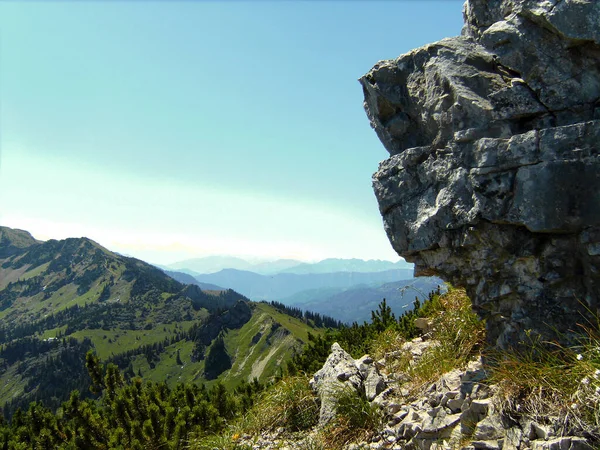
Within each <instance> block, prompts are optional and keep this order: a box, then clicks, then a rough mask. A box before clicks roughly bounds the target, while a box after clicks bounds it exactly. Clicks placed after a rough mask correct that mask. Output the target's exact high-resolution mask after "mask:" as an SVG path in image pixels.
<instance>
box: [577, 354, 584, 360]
mask: <svg viewBox="0 0 600 450" xmlns="http://www.w3.org/2000/svg"><path fill="white" fill-rule="evenodd" d="M582 359H583V355H582V354H581V353H579V354H577V361H581V360H582Z"/></svg>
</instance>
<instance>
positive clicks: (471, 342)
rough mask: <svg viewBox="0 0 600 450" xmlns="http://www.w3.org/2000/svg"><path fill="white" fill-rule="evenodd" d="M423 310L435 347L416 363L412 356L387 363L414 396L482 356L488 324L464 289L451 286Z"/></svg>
mask: <svg viewBox="0 0 600 450" xmlns="http://www.w3.org/2000/svg"><path fill="white" fill-rule="evenodd" d="M423 309H424V310H426V311H424V313H425V314H424V315H425V316H426V317H428V318H429V319H430V320H431V322H432V324H431V333H430V334H431V341H432V345H431V346H430V347H429V348H428V349H427V350H426V351H425V352H424V353H423V355H422V356H421V358H419V359H418V360H417V361H416V362H415V361H413V358H412V356H411V355H409V354H400V355H397V356H395V357H394V358H391V360H390V361H386V362H387V363H388V366H389V367H388V369H389V368H391V369H392V370H393V371H394V372H403V373H404V374H405V375H406V378H407V379H408V382H407V384H406V385H405V388H407V389H408V390H409V392H412V393H413V394H414V395H416V394H417V393H418V392H420V391H421V389H422V388H423V387H424V386H425V385H427V384H429V383H431V382H433V381H434V380H436V379H437V378H439V377H440V376H442V375H443V374H444V373H447V372H449V371H451V370H454V369H457V368H463V367H465V366H466V365H467V363H468V362H469V361H470V360H471V359H472V358H473V357H474V356H476V355H478V354H479V353H480V351H481V349H482V347H483V345H484V342H485V324H484V322H483V321H481V320H480V319H479V317H477V315H476V314H475V313H474V312H473V310H472V306H471V300H470V299H469V297H468V296H467V294H466V292H465V290H464V289H459V288H453V287H451V286H449V287H448V291H447V292H446V293H445V294H442V295H435V296H434V297H433V298H432V299H431V301H429V302H427V303H426V304H425V305H424V307H423ZM386 339H387V340H390V341H391V342H393V340H394V339H396V340H397V339H398V338H389V337H384V341H385V340H386ZM393 345H394V344H392V346H393ZM382 348H384V349H385V348H387V347H386V346H385V345H383V346H382Z"/></svg>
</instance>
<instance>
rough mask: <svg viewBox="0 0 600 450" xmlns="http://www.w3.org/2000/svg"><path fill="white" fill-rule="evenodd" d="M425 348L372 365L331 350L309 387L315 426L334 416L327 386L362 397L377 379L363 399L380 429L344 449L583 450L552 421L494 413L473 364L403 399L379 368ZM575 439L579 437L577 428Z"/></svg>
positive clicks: (492, 393) (580, 441)
mask: <svg viewBox="0 0 600 450" xmlns="http://www.w3.org/2000/svg"><path fill="white" fill-rule="evenodd" d="M432 345H436V342H435V341H426V340H423V339H421V338H416V339H414V340H413V341H409V342H406V343H405V344H404V345H403V346H402V348H401V349H400V350H399V351H398V352H394V354H389V355H387V356H386V357H385V358H383V359H381V360H379V361H373V359H372V358H371V357H369V356H368V355H365V356H363V357H362V358H360V359H358V360H354V359H352V357H351V356H350V355H349V354H348V353H346V352H345V351H344V350H343V349H342V348H341V347H340V346H339V345H338V344H334V345H333V346H332V348H331V354H330V355H329V358H328V359H327V361H326V362H325V364H324V365H323V368H322V369H321V370H320V371H319V372H317V373H316V374H315V376H314V378H313V382H312V384H313V387H315V389H316V390H317V392H318V394H319V397H320V400H321V404H322V405H326V406H324V407H323V406H322V409H321V421H320V424H321V425H323V424H324V423H327V422H328V421H329V420H331V419H332V418H333V417H334V416H335V406H334V405H333V404H332V397H331V396H330V395H329V392H332V387H333V386H335V389H336V390H339V389H344V388H347V389H356V390H358V391H359V392H360V391H361V390H362V392H365V390H366V389H369V385H370V384H371V383H373V381H370V380H377V385H378V388H377V389H376V390H374V391H373V393H375V392H376V394H375V395H374V396H372V397H371V398H369V401H371V402H372V404H374V405H377V406H379V407H380V408H381V410H382V412H383V414H384V417H386V418H387V425H386V426H385V427H384V428H382V429H380V430H377V432H375V433H373V436H372V438H371V440H370V442H359V443H356V444H353V445H352V446H350V447H349V448H352V449H356V450H358V449H365V448H371V449H390V448H391V449H407V450H411V449H414V450H430V449H440V450H442V449H454V448H463V449H469V450H475V449H488V450H494V449H497V450H499V449H504V450H511V449H514V450H517V449H523V448H530V449H538V450H542V449H544V450H550V449H556V450H558V449H569V450H591V448H592V447H591V445H590V443H589V441H588V440H586V439H585V438H583V437H581V436H568V435H565V434H566V433H568V432H569V431H571V432H572V431H574V430H571V429H567V428H565V426H566V423H565V421H562V420H560V419H558V418H552V417H546V420H544V421H543V422H536V421H535V420H533V419H532V418H531V417H529V416H527V415H526V414H522V415H517V416H509V415H508V414H506V412H505V411H503V410H502V408H501V407H500V405H501V401H500V400H499V398H498V392H499V389H498V387H497V386H496V385H493V384H490V383H489V381H488V379H487V372H486V370H485V368H484V366H483V364H482V361H481V358H478V359H475V360H473V361H471V362H470V363H469V364H468V366H467V367H466V368H464V369H462V370H460V369H455V370H452V371H450V372H448V373H445V374H444V375H442V376H441V377H440V378H439V379H438V380H436V381H435V382H433V383H430V384H428V385H426V386H424V387H423V388H422V389H421V390H420V394H418V395H416V396H415V395H414V394H411V393H409V392H408V391H406V389H405V388H404V385H405V384H404V382H403V381H402V379H403V378H404V377H403V376H402V373H394V372H393V371H388V367H387V366H394V360H396V359H397V358H399V357H400V354H404V355H409V356H410V357H411V358H412V361H413V363H416V361H417V360H418V359H419V358H420V357H421V356H422V355H423V353H424V352H426V351H427V349H428V348H430V347H431V346H432ZM395 353H397V354H395ZM367 396H368V394H367ZM333 398H335V397H333ZM324 409H325V410H326V414H325V417H324V415H323V411H324ZM323 419H325V420H323ZM578 433H579V434H583V433H582V432H581V430H578ZM265 448H276V447H268V446H267V447H265ZM292 448H294V447H293V446H292Z"/></svg>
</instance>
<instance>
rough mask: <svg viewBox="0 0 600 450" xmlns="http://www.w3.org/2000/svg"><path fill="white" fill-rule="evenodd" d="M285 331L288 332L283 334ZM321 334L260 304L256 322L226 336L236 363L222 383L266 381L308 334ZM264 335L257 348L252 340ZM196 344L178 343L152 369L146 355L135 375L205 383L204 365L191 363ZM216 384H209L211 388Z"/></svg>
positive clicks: (255, 311)
mask: <svg viewBox="0 0 600 450" xmlns="http://www.w3.org/2000/svg"><path fill="white" fill-rule="evenodd" d="M275 323H279V324H280V325H281V326H280V327H279V331H276V332H275V333H273V335H272V336H271V337H270V339H269V340H268V341H267V338H269V334H270V333H271V330H272V329H273V325H274V324H275ZM283 329H285V330H287V331H282V330H283ZM309 332H310V333H312V334H315V335H316V334H320V333H322V332H323V331H322V330H319V329H313V328H311V327H310V326H309V325H307V324H305V323H304V322H302V321H300V320H298V319H296V318H293V317H290V316H288V315H286V314H282V313H280V312H279V311H277V310H276V309H275V308H273V307H272V306H270V305H267V304H264V303H258V304H254V305H253V314H252V318H251V319H250V320H249V321H248V322H247V323H246V324H245V325H244V326H243V327H242V328H240V329H238V330H229V331H228V332H227V333H226V335H225V347H226V349H227V352H228V353H229V355H230V356H231V359H232V367H231V369H230V370H227V371H225V372H224V373H223V374H221V375H220V376H219V378H218V380H220V381H222V382H223V383H224V384H225V385H226V386H227V387H234V386H235V385H237V384H238V383H239V382H241V381H242V380H244V379H245V380H247V381H251V380H252V378H254V377H256V378H258V379H259V380H260V381H266V380H267V379H269V378H270V377H272V376H274V375H276V374H277V372H278V370H279V367H280V366H281V365H282V364H285V362H286V361H287V360H288V359H289V358H291V356H292V355H293V352H294V351H297V350H299V349H300V348H301V347H302V345H303V344H304V343H305V342H307V341H308V333H309ZM258 333H260V334H261V336H260V339H259V340H258V342H256V343H255V344H253V343H252V339H253V338H254V337H255V336H256V335H257V334H258ZM177 350H179V352H180V358H181V361H182V362H183V365H182V366H179V365H177V364H176V360H177ZM192 350H193V343H192V342H185V341H181V342H177V343H175V344H173V345H170V346H168V347H167V348H166V349H165V351H164V352H163V353H162V354H161V358H160V361H159V362H158V363H157V364H156V366H155V367H154V368H150V365H149V364H148V361H147V360H146V358H145V357H144V356H143V355H140V356H137V357H136V358H135V360H134V361H133V368H134V371H135V372H136V373H137V372H138V370H140V369H141V372H142V376H143V377H144V379H149V380H153V381H166V382H167V383H168V384H169V385H174V384H176V383H177V382H194V381H195V382H199V381H204V380H203V378H202V374H203V372H204V361H196V362H192V361H191V355H192ZM214 383H215V381H212V382H206V384H207V385H208V386H210V385H212V384H214Z"/></svg>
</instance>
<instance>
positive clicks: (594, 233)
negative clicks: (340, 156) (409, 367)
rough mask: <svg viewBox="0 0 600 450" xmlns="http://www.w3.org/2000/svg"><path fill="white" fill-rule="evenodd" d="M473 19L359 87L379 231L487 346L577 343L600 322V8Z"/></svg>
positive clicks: (549, 3)
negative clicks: (459, 304) (454, 292)
mask: <svg viewBox="0 0 600 450" xmlns="http://www.w3.org/2000/svg"><path fill="white" fill-rule="evenodd" d="M464 17H465V26H464V28H463V30H462V35H461V36H459V37H454V38H449V39H444V40H442V41H440V42H437V43H434V44H431V45H427V46H425V47H422V48H419V49H416V50H413V51H411V52H410V53H407V54H405V55H402V56H400V57H398V58H397V59H395V60H388V61H380V62H378V63H377V64H376V65H375V66H374V67H373V69H371V71H369V73H367V74H366V75H365V76H363V77H362V78H361V79H360V82H361V84H362V86H363V91H364V95H365V103H364V105H365V109H366V112H367V115H368V117H369V120H370V122H371V125H372V127H373V128H374V130H375V131H376V133H377V135H378V137H379V139H380V140H381V142H382V143H383V145H384V146H385V148H386V149H387V150H388V152H389V153H390V158H389V159H387V160H385V161H383V162H382V163H381V164H380V167H379V170H378V171H377V172H376V173H375V174H374V177H373V186H374V190H375V194H376V196H377V199H378V201H379V208H380V212H381V214H382V216H383V219H384V226H385V230H386V232H387V234H388V237H389V239H390V241H391V243H392V245H393V247H394V249H395V250H396V252H397V253H398V254H399V255H401V256H403V257H404V258H406V259H407V260H409V261H412V262H414V263H415V272H416V274H417V275H438V276H441V277H442V278H444V279H446V280H448V281H450V282H451V283H453V284H455V285H459V286H464V287H465V288H466V289H467V292H468V294H469V296H470V297H471V300H472V301H473V305H474V308H475V310H476V311H477V312H478V313H479V315H480V316H482V317H483V318H485V319H486V324H487V327H488V330H487V335H488V339H489V340H490V342H491V343H492V344H494V345H496V346H498V347H500V348H509V347H512V346H518V345H519V343H520V342H523V341H524V340H526V334H527V333H531V331H533V333H534V334H539V335H541V337H542V338H545V339H559V340H561V341H563V342H568V341H569V338H570V336H571V335H572V331H573V330H577V328H578V326H577V324H585V323H586V321H588V320H591V321H592V323H594V322H593V321H594V318H593V314H596V313H598V310H599V308H600V301H599V300H600V275H599V270H600V170H599V169H600V155H599V152H600V62H599V61H600V2H599V1H596V0H468V1H467V2H466V3H465V6H464ZM529 330H531V331H529Z"/></svg>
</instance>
